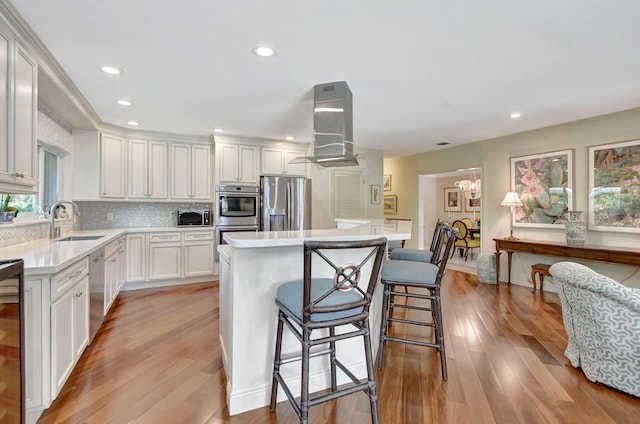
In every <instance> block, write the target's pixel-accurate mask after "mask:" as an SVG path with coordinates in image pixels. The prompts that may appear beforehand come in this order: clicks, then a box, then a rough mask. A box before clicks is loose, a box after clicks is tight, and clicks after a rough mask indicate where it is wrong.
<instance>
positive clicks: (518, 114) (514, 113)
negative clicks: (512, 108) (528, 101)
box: [510, 112, 521, 119]
mask: <svg viewBox="0 0 640 424" xmlns="http://www.w3.org/2000/svg"><path fill="white" fill-rule="evenodd" d="M510 116H511V119H518V118H519V117H520V116H521V113H520V112H513V113H512V114H511V115H510Z"/></svg>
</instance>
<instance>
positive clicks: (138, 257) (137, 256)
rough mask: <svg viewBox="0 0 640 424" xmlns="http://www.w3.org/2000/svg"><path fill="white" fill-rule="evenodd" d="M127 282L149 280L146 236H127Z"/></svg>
mask: <svg viewBox="0 0 640 424" xmlns="http://www.w3.org/2000/svg"><path fill="white" fill-rule="evenodd" d="M126 254H127V261H126V263H127V265H126V269H127V281H130V282H137V281H146V280H147V271H146V269H147V236H146V235H145V234H127V236H126Z"/></svg>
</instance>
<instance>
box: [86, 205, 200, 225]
mask: <svg viewBox="0 0 640 424" xmlns="http://www.w3.org/2000/svg"><path fill="white" fill-rule="evenodd" d="M77 204H78V207H79V208H80V218H79V220H78V224H79V226H80V228H81V229H83V230H99V229H102V228H132V227H173V226H174V225H175V222H174V217H175V212H176V211H178V210H181V211H182V210H186V211H189V210H202V209H212V206H213V205H212V204H211V203H155V202H154V203H148V202H126V203H125V202H77Z"/></svg>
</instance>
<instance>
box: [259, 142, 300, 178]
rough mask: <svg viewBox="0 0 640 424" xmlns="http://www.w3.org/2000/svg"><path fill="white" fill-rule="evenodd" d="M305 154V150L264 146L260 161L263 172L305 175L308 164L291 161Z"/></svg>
mask: <svg viewBox="0 0 640 424" xmlns="http://www.w3.org/2000/svg"><path fill="white" fill-rule="evenodd" d="M304 155H305V153H304V150H293V149H283V148H277V147H263V148H262V156H261V161H260V162H261V168H260V169H261V173H262V174H286V175H294V176H298V175H300V176H304V175H305V174H306V164H304V163H295V164H294V163H289V161H291V160H292V159H294V158H297V157H300V156H304Z"/></svg>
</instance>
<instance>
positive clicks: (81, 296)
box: [51, 258, 89, 400]
mask: <svg viewBox="0 0 640 424" xmlns="http://www.w3.org/2000/svg"><path fill="white" fill-rule="evenodd" d="M87 272H88V258H85V259H83V260H81V261H79V262H77V263H76V264H74V265H71V266H69V267H67V268H65V270H63V271H61V272H59V273H57V274H55V275H53V276H52V277H51V293H52V297H51V300H52V303H51V399H52V400H53V399H55V398H56V396H57V395H58V393H59V392H60V390H61V389H62V386H63V385H64V383H65V381H66V380H67V378H68V377H69V375H70V374H71V371H72V370H73V367H74V366H75V364H76V362H77V361H78V359H79V358H80V355H82V352H83V351H84V349H85V347H86V346H87V344H88V343H89V275H88V274H87ZM54 295H55V296H54Z"/></svg>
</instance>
